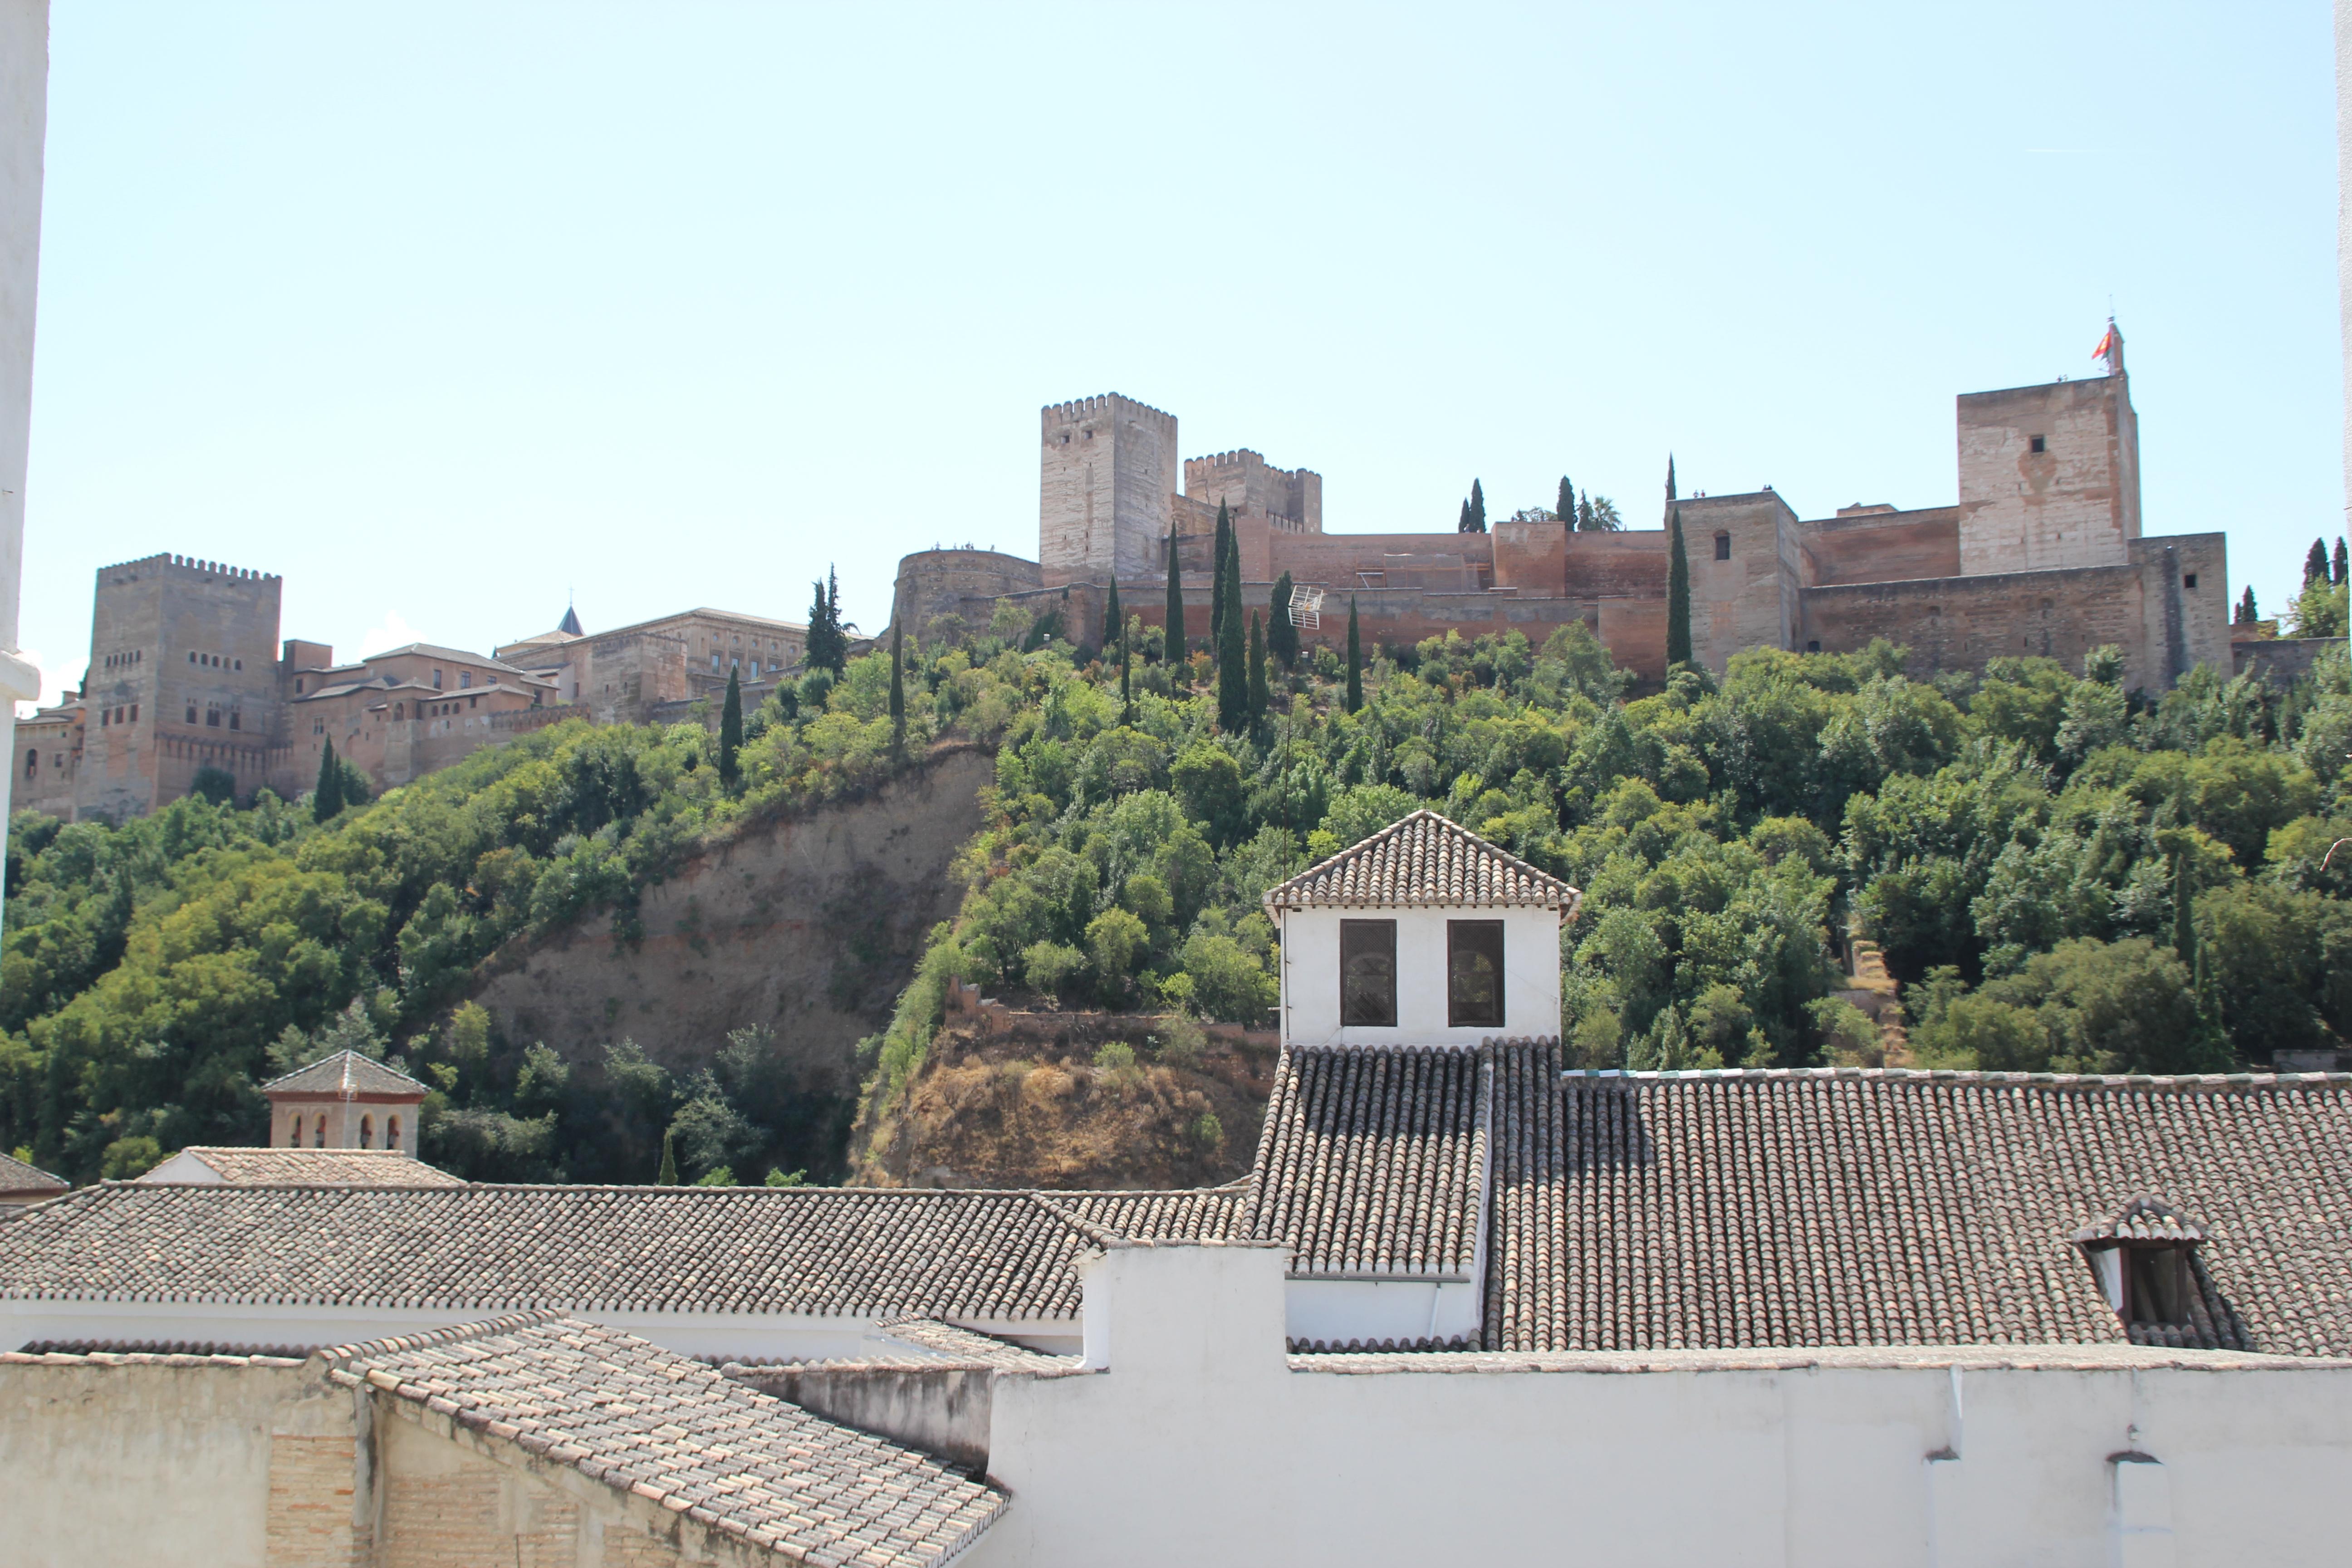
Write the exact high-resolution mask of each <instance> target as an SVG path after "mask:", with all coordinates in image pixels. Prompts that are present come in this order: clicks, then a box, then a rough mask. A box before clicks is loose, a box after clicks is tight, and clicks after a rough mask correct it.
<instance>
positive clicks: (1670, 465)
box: [1666, 452, 1675, 506]
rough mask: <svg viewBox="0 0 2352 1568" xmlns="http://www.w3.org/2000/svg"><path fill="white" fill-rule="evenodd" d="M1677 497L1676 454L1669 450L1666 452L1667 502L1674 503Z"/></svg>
mask: <svg viewBox="0 0 2352 1568" xmlns="http://www.w3.org/2000/svg"><path fill="white" fill-rule="evenodd" d="M1666 504H1667V505H1668V506H1672V505H1674V504H1675V455H1674V454H1673V453H1672V452H1668V453H1667V454H1666Z"/></svg>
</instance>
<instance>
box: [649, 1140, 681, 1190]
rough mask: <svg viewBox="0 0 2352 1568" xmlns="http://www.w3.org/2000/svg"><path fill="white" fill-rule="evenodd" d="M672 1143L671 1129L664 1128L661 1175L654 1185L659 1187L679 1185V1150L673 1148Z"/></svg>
mask: <svg viewBox="0 0 2352 1568" xmlns="http://www.w3.org/2000/svg"><path fill="white" fill-rule="evenodd" d="M672 1142H673V1133H672V1131H671V1129H669V1128H667V1127H665V1128H663V1129H662V1163H661V1174H659V1175H657V1176H656V1177H655V1178H654V1185H656V1186H657V1187H674V1186H676V1185H677V1149H676V1148H674V1147H673V1146H672Z"/></svg>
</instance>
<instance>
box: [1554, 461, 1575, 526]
mask: <svg viewBox="0 0 2352 1568" xmlns="http://www.w3.org/2000/svg"><path fill="white" fill-rule="evenodd" d="M1552 515H1553V516H1554V517H1557V518H1559V521H1562V522H1564V523H1566V524H1567V525H1568V527H1569V528H1570V531H1573V530H1574V529H1575V527H1576V487H1575V486H1574V485H1572V484H1570V483H1569V482H1568V476H1567V475H1566V474H1562V475H1560V477H1559V505H1558V506H1556V507H1554V508H1553V509H1552Z"/></svg>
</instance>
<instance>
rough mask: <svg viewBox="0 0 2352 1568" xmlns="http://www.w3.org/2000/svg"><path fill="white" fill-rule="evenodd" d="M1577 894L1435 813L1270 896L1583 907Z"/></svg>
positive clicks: (1402, 824)
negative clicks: (1578, 903)
mask: <svg viewBox="0 0 2352 1568" xmlns="http://www.w3.org/2000/svg"><path fill="white" fill-rule="evenodd" d="M1576 901H1577V891H1576V889H1574V888H1571V887H1570V886H1569V885H1568V884H1567V883H1566V882H1563V881H1561V880H1560V879H1559V878H1558V877H1555V876H1552V875H1551V874H1549V872H1545V871H1538V870H1537V869H1536V868H1534V867H1533V866H1530V865H1528V863H1527V862H1526V861H1524V860H1522V859H1520V858H1518V857H1517V856H1515V855H1507V854H1505V853H1504V852H1503V851H1502V850H1500V849H1497V848H1496V847H1494V846H1493V845H1491V844H1489V843H1487V842H1486V840H1485V839H1483V838H1481V837H1478V836H1477V835H1476V834H1475V833H1473V832H1471V831H1470V830H1469V829H1468V828H1466V827H1464V826H1461V825H1460V824H1458V823H1454V822H1450V821H1448V820H1446V819H1445V818H1444V817H1443V816H1438V815H1437V813H1435V812H1433V811H1416V812H1414V813H1413V814H1412V816H1408V817H1405V818H1404V819H1403V820H1402V821H1399V822H1393V823H1391V824H1390V825H1389V826H1386V827H1383V828H1381V830H1380V831H1379V832H1378V833H1375V834H1373V835H1372V836H1371V837H1370V838H1367V839H1365V840H1364V841H1363V842H1362V843H1360V844H1358V845H1355V846H1354V847H1350V848H1347V849H1342V850H1341V851H1339V853H1338V854H1337V855H1334V856H1332V857H1331V858H1329V859H1328V860H1325V861H1322V862H1321V863H1319V864H1318V865H1313V866H1309V867H1308V868H1307V869H1306V870H1304V871H1301V872H1300V873H1298V875H1297V876H1296V877H1293V878H1291V879H1290V880H1288V881H1287V882H1284V883H1281V884H1280V885H1278V886H1276V887H1275V888H1273V889H1270V890H1268V892H1267V893H1266V895H1265V904H1266V907H1267V908H1268V909H1287V910H1303V909H1311V908H1314V907H1317V906H1328V905H1339V906H1345V907H1360V906H1368V905H1392V904H1393V905H1446V906H1457V907H1458V906H1465V905H1468V906H1479V907H1486V906H1495V907H1500V906H1504V905H1523V906H1528V907H1532V908H1536V909H1545V910H1570V911H1571V912H1572V911H1573V910H1575V908H1576Z"/></svg>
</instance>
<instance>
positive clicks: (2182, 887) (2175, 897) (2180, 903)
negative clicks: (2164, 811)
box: [2172, 849, 2197, 974]
mask: <svg viewBox="0 0 2352 1568" xmlns="http://www.w3.org/2000/svg"><path fill="white" fill-rule="evenodd" d="M2196 915H2197V901H2196V895H2195V892H2194V890H2193V889H2191V888H2190V887H2189V852H2188V851H2187V850H2186V849H2176V850H2174V851H2173V852H2172V951H2173V952H2174V953H2176V954H2177V955H2179V959H2180V962H2181V963H2185V964H2187V965H2188V966H2189V973H2191V974H2194V973H2197V920H2196Z"/></svg>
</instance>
